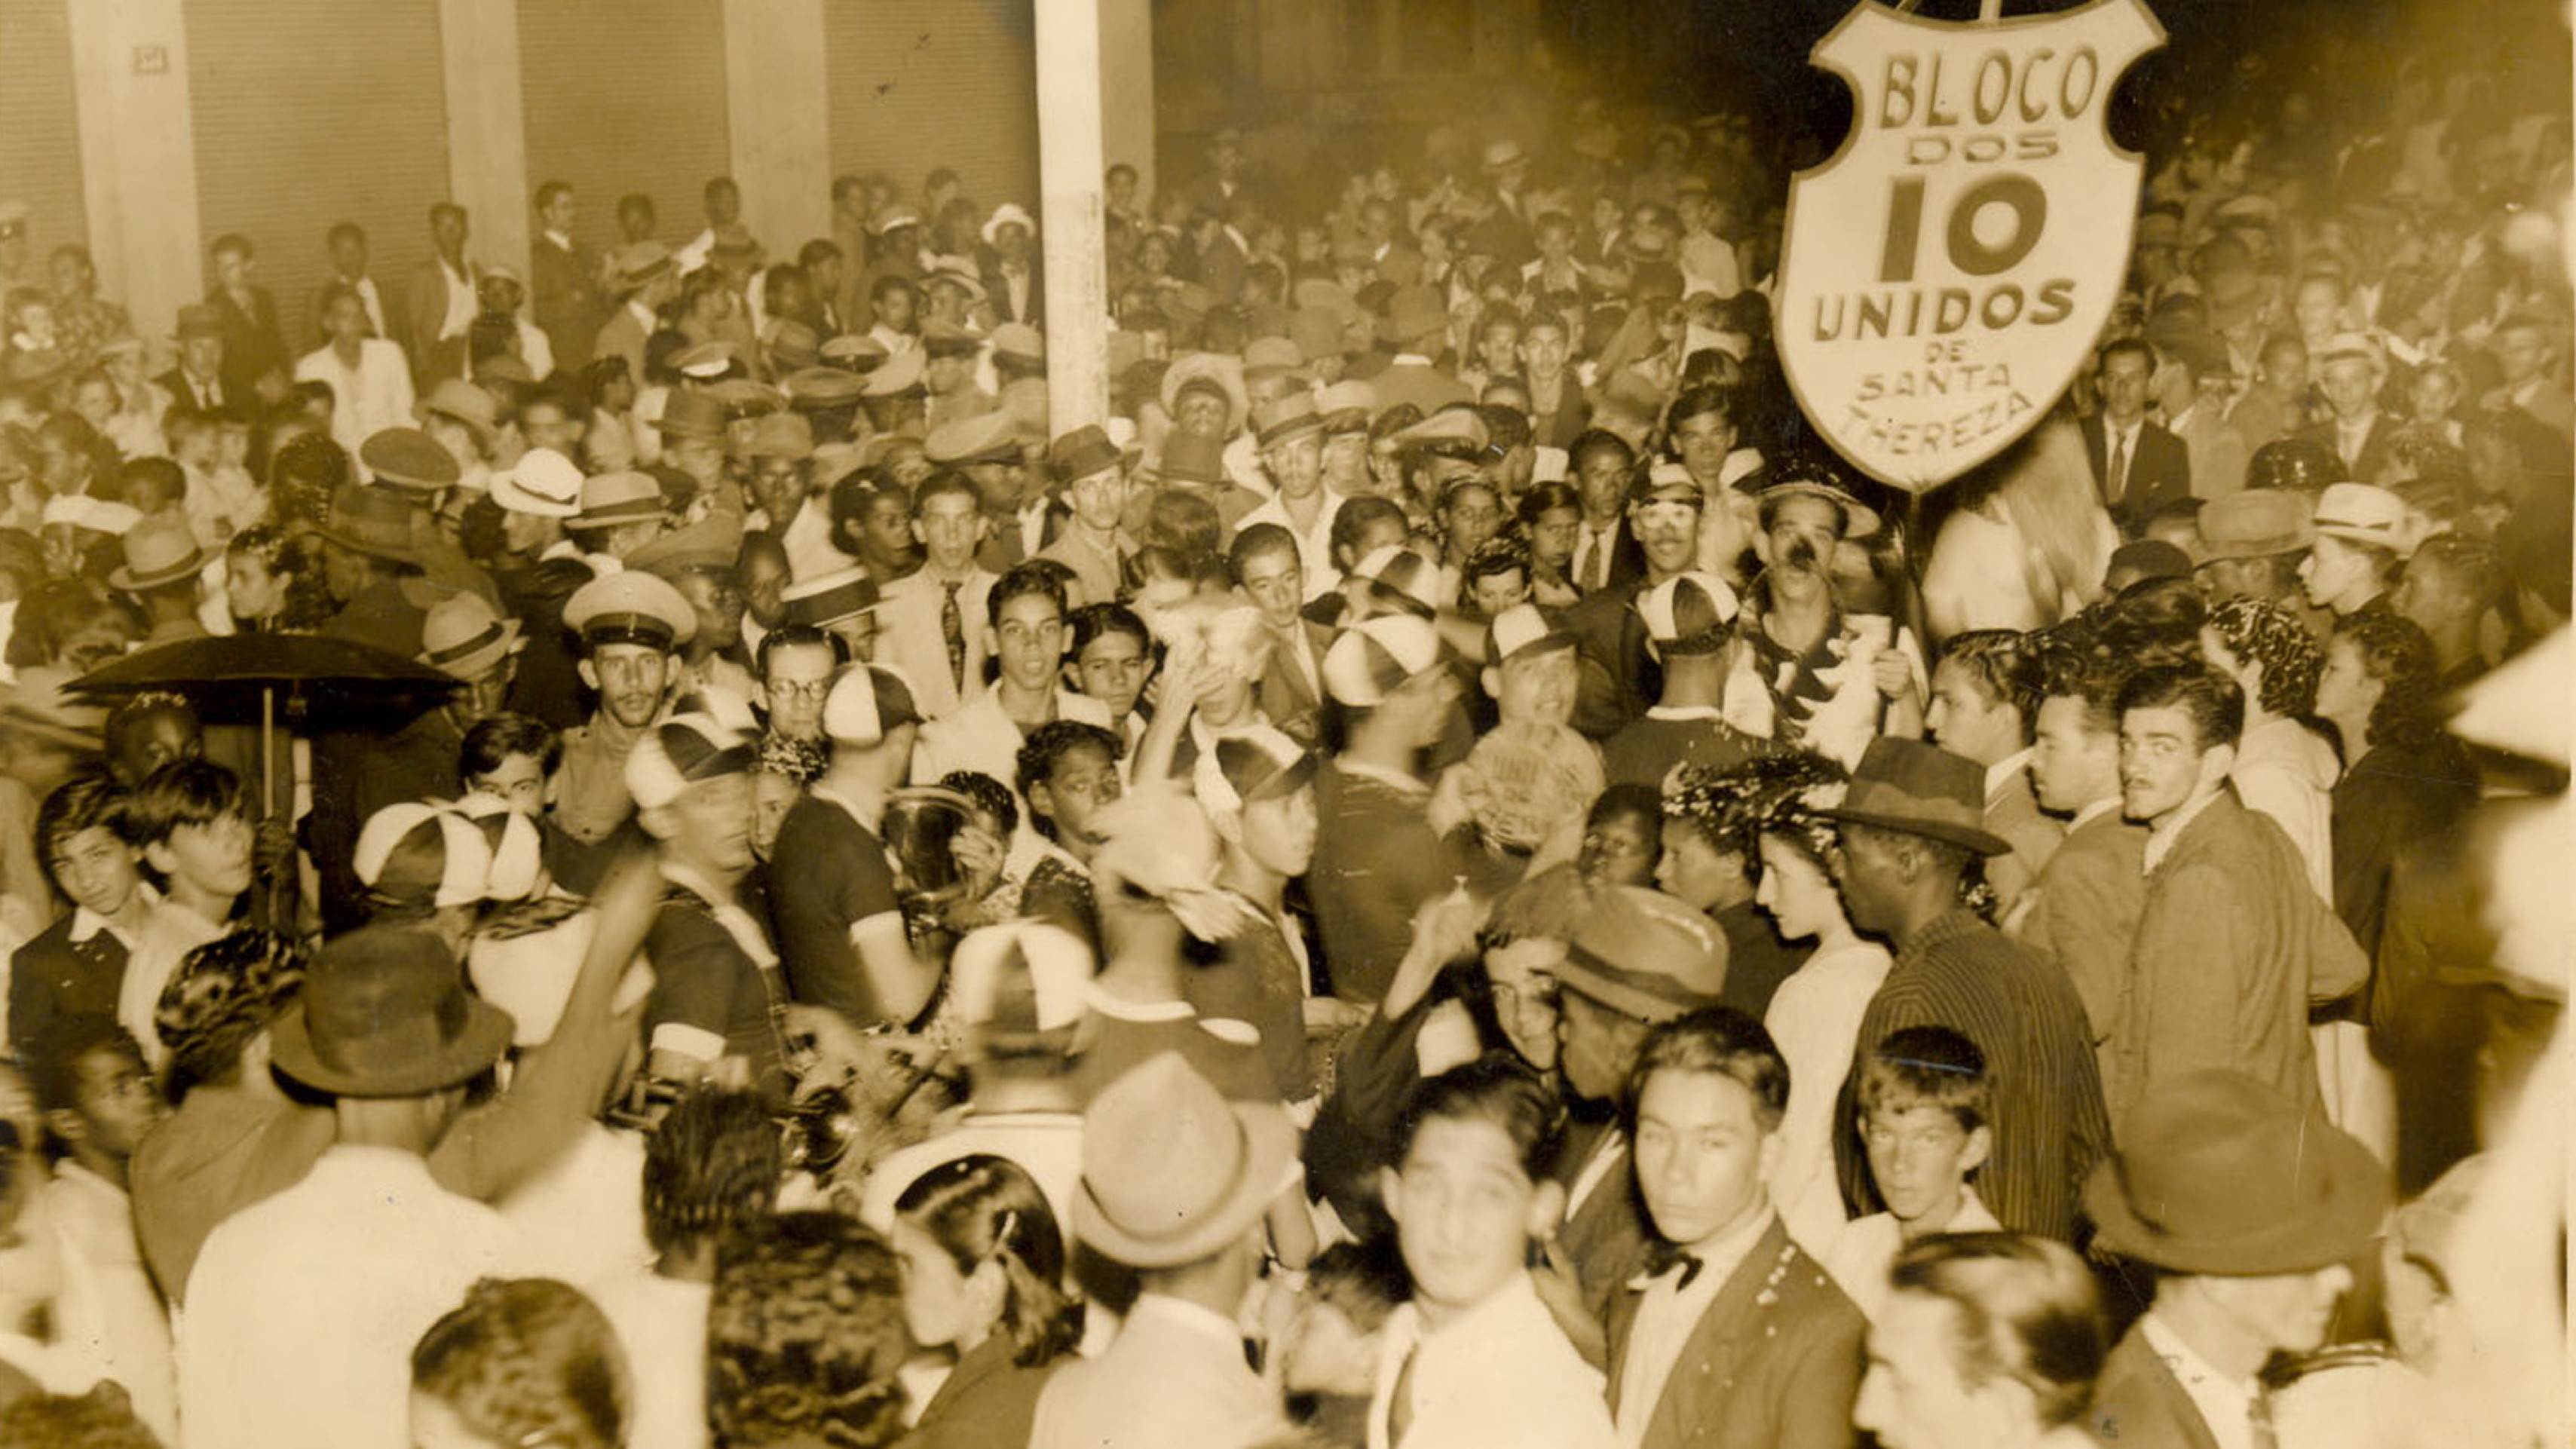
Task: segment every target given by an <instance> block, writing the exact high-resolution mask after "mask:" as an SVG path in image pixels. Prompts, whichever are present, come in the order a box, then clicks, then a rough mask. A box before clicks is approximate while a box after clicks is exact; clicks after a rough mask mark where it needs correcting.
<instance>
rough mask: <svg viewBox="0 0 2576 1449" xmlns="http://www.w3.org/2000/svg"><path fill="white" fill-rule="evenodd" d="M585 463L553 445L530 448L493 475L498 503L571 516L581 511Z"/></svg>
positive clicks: (537, 512)
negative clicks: (582, 469)
mask: <svg viewBox="0 0 2576 1449" xmlns="http://www.w3.org/2000/svg"><path fill="white" fill-rule="evenodd" d="M581 483H582V474H581V465H580V464H578V463H575V462H574V461H573V460H572V459H570V458H567V457H565V456H564V455H563V454H561V453H558V452H556V451H555V450H554V449H552V448H530V449H529V450H528V451H526V452H524V453H521V454H520V455H519V461H518V462H517V463H515V464H512V465H511V466H510V467H507V468H504V469H502V470H501V471H499V472H497V473H494V474H493V475H492V489H491V497H492V501H493V502H494V503H497V504H499V505H501V506H502V507H503V508H505V509H508V510H509V511H510V512H512V513H527V514H533V515H535V516H536V517H539V518H570V517H572V516H573V515H574V514H576V513H579V512H581Z"/></svg>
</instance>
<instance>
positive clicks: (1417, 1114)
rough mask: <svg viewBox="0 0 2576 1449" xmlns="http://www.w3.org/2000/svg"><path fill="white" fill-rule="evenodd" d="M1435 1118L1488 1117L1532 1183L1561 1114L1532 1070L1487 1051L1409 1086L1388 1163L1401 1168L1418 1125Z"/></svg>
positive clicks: (1551, 1151)
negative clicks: (1410, 1093) (1409, 1089)
mask: <svg viewBox="0 0 2576 1449" xmlns="http://www.w3.org/2000/svg"><path fill="white" fill-rule="evenodd" d="M1441 1120H1448V1121H1467V1122H1488V1123H1491V1124H1493V1125H1494V1126H1496V1127H1499V1128H1501V1129H1502V1131H1503V1135H1504V1136H1506V1137H1508V1138H1510V1139H1511V1142H1512V1148H1513V1150H1514V1151H1515V1152H1516V1153H1517V1154H1518V1155H1519V1158H1520V1167H1521V1171H1522V1172H1523V1173H1524V1174H1525V1175H1527V1176H1528V1178H1529V1180H1530V1181H1531V1182H1533V1183H1535V1182H1537V1181H1539V1180H1540V1179H1541V1177H1542V1176H1543V1175H1544V1174H1545V1173H1546V1171H1547V1163H1548V1159H1549V1158H1551V1157H1552V1156H1554V1155H1555V1153H1556V1143H1557V1138H1558V1137H1559V1135H1560V1134H1561V1133H1562V1132H1563V1131H1564V1124H1565V1113H1564V1109H1563V1107H1562V1106H1561V1105H1560V1104H1559V1103H1558V1101H1557V1097H1556V1094H1555V1093H1554V1092H1552V1091H1550V1090H1549V1089H1548V1088H1547V1086H1546V1085H1545V1084H1543V1083H1541V1082H1540V1081H1539V1079H1538V1075H1537V1074H1536V1073H1534V1072H1532V1071H1531V1070H1530V1069H1529V1068H1528V1067H1527V1066H1525V1065H1523V1064H1522V1063H1521V1062H1520V1061H1519V1060H1517V1059H1515V1058H1513V1057H1509V1056H1506V1055H1504V1054H1503V1053H1500V1052H1489V1053H1487V1054H1486V1055H1484V1056H1482V1057H1479V1058H1477V1059H1476V1060H1474V1061H1472V1062H1469V1063H1467V1064H1466V1065H1464V1066H1458V1067H1451V1068H1450V1069H1449V1070H1447V1071H1445V1072H1442V1073H1441V1074H1440V1075H1438V1076H1436V1077H1433V1078H1431V1079H1430V1080H1428V1081H1425V1082H1423V1083H1422V1084H1421V1085H1419V1086H1417V1087H1415V1088H1414V1089H1413V1095H1412V1096H1411V1097H1410V1098H1409V1099H1408V1100H1407V1101H1406V1102H1405V1104H1404V1109H1403V1111H1402V1112H1401V1113H1400V1114H1399V1115H1398V1116H1397V1118H1396V1122H1395V1132H1394V1134H1393V1136H1392V1137H1391V1138H1390V1140H1389V1144H1388V1145H1389V1147H1390V1148H1391V1151H1390V1152H1389V1154H1388V1157H1387V1162H1388V1165H1389V1166H1392V1167H1393V1168H1395V1169H1396V1170H1397V1171H1398V1172H1401V1171H1403V1170H1404V1160H1405V1159H1406V1158H1407V1157H1410V1156H1411V1155H1412V1154H1413V1142H1414V1139H1415V1138H1416V1137H1418V1136H1420V1135H1421V1132H1422V1124H1424V1123H1426V1122H1432V1121H1441Z"/></svg>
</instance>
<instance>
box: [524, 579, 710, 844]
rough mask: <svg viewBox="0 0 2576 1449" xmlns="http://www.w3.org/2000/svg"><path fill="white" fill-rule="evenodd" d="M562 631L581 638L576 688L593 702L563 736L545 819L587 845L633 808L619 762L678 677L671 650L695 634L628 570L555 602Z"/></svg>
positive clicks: (649, 584) (675, 603)
mask: <svg viewBox="0 0 2576 1449" xmlns="http://www.w3.org/2000/svg"><path fill="white" fill-rule="evenodd" d="M564 625H565V627H566V628H569V629H571V630H572V631H573V632H574V633H575V634H578V635H580V636H581V643H582V660H581V665H580V670H581V682H582V683H584V684H586V685H588V686H590V688H591V689H592V690H593V691H595V692H596V693H597V695H598V698H599V703H598V706H597V707H596V708H595V709H593V710H592V711H591V716H590V719H589V720H588V721H587V722H585V723H583V724H580V725H577V726H575V727H574V728H572V729H570V730H567V731H565V732H564V757H563V767H562V769H561V771H560V772H559V773H558V774H557V776H556V797H555V807H554V809H555V823H556V824H558V825H560V826H562V827H563V829H564V831H565V833H566V834H568V835H570V836H571V837H572V838H573V839H574V840H576V841H578V842H580V843H582V844H584V845H595V844H597V843H598V842H600V841H602V840H605V839H607V838H608V835H609V833H610V832H611V831H614V830H615V829H616V828H617V827H618V826H620V825H622V824H624V823H625V822H626V819H627V817H628V816H630V815H632V814H633V813H634V811H635V800H634V797H633V796H632V795H631V794H629V793H628V791H627V788H626V756H627V754H628V752H629V751H631V750H633V749H634V748H635V742H636V740H638V739H639V738H641V737H642V736H643V733H644V731H645V730H647V729H649V728H651V727H652V725H653V723H654V722H655V721H656V720H658V719H660V718H661V716H662V706H663V703H664V702H665V701H666V700H667V699H668V698H669V697H670V693H671V686H672V683H673V682H674V681H676V680H677V679H678V678H679V677H680V656H679V649H680V646H681V645H683V644H686V643H688V642H689V640H690V638H691V637H693V636H694V635H695V634H696V633H697V630H698V616H697V611H696V610H694V609H692V608H690V607H689V601H688V600H687V599H686V598H684V597H682V595H681V593H680V591H679V590H677V589H675V588H672V587H671V586H670V585H669V584H666V583H664V582H663V581H662V580H660V579H658V578H656V577H654V576H653V575H651V574H648V573H640V572H636V571H633V570H628V571H625V572H621V573H614V574H609V575H607V576H606V577H604V578H598V579H593V580H592V581H590V582H589V583H587V584H584V585H582V586H581V587H580V588H579V589H577V590H575V591H574V593H573V596H572V597H571V598H570V599H568V600H566V601H565V602H564Z"/></svg>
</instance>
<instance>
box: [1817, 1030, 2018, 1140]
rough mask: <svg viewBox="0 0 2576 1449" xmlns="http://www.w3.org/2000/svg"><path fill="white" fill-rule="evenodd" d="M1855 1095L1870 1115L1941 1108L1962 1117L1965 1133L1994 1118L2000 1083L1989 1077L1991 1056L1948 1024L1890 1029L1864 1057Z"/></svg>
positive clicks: (1865, 1116)
mask: <svg viewBox="0 0 2576 1449" xmlns="http://www.w3.org/2000/svg"><path fill="white" fill-rule="evenodd" d="M1852 1095H1853V1097H1854V1098H1855V1100H1856V1101H1857V1102H1858V1104H1859V1107H1860V1110H1861V1115H1862V1117H1863V1118H1864V1119H1866V1118H1867V1116H1868V1114H1870V1113H1872V1112H1877V1111H1880V1110H1882V1109H1884V1110H1889V1111H1897V1112H1903V1111H1906V1110H1909V1109H1911V1108H1915V1107H1938V1108H1940V1109H1942V1110H1943V1111H1945V1112H1948V1113H1949V1114H1950V1115H1951V1116H1952V1117H1953V1118H1955V1119H1956V1120H1957V1121H1958V1123H1959V1130H1960V1131H1962V1132H1974V1131H1976V1130H1977V1129H1978V1128H1980V1127H1983V1126H1985V1125H1986V1124H1987V1123H1988V1122H1990V1121H1992V1120H1993V1107H1994V1087H1993V1084H1992V1082H1991V1081H1990V1080H1989V1079H1988V1078H1987V1076H1986V1054H1985V1053H1984V1052H1981V1051H1979V1050H1977V1044H1976V1043H1975V1042H1973V1041H1970V1040H1969V1039H1968V1038H1967V1037H1966V1036H1965V1035H1964V1034H1962V1033H1960V1032H1956V1031H1952V1030H1951V1029H1950V1028H1948V1027H1946V1026H1908V1027H1901V1028H1899V1029H1897V1030H1895V1031H1891V1032H1889V1033H1888V1034H1887V1035H1886V1036H1885V1037H1883V1038H1881V1039H1880V1041H1879V1043H1878V1045H1877V1046H1875V1047H1873V1048H1871V1049H1870V1051H1869V1054H1868V1055H1867V1056H1865V1057H1863V1058H1861V1062H1860V1072H1859V1074H1858V1076H1857V1077H1856V1078H1855V1079H1854V1088H1853V1094H1852Z"/></svg>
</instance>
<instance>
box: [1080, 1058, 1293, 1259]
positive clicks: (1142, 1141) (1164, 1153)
mask: <svg viewBox="0 0 2576 1449" xmlns="http://www.w3.org/2000/svg"><path fill="white" fill-rule="evenodd" d="M1296 1160H1297V1126H1296V1124H1295V1123H1294V1122H1292V1121H1290V1120H1289V1118H1288V1114H1287V1113H1286V1112H1284V1111H1282V1110H1281V1109H1280V1108H1278V1107H1276V1106H1273V1105H1265V1104H1261V1103H1253V1102H1228V1101H1227V1100H1225V1098H1224V1097H1222V1096H1220V1095H1218V1093H1217V1089H1216V1087H1215V1086H1214V1085H1212V1084H1211V1083H1210V1082H1209V1081H1208V1079H1207V1078H1205V1077H1203V1076H1201V1075H1199V1073H1198V1072H1197V1071H1195V1070H1193V1069H1192V1068H1191V1066H1190V1064H1189V1063H1188V1062H1187V1061H1185V1060H1184V1059H1183V1058H1182V1057H1181V1055H1180V1054H1179V1053H1178V1052H1165V1053H1163V1054H1161V1055H1160V1056H1156V1057H1152V1058H1149V1059H1148V1060H1146V1061H1144V1062H1143V1063H1141V1064H1139V1065H1137V1066H1136V1067H1134V1068H1131V1069H1130V1070H1129V1071H1128V1072H1127V1073H1126V1074H1125V1075H1123V1076H1121V1077H1119V1078H1118V1079H1117V1080H1116V1081H1114V1082H1112V1083H1110V1084H1109V1086H1108V1087H1107V1088H1106V1089H1104V1090H1103V1091H1102V1092H1101V1093H1100V1095H1099V1096H1098V1097H1097V1098H1095V1099H1093V1101H1092V1103H1091V1106H1090V1107H1089V1109H1087V1110H1086V1111H1084V1113H1083V1114H1082V1188H1081V1191H1080V1193H1079V1194H1078V1195H1077V1196H1076V1197H1075V1198H1074V1201H1073V1230H1074V1233H1075V1235H1076V1236H1077V1237H1079V1238H1080V1239H1081V1240H1082V1243H1083V1245H1084V1246H1086V1247H1089V1248H1092V1249H1094V1250H1096V1251H1098V1252H1099V1253H1101V1254H1102V1255H1103V1256H1105V1257H1108V1258H1110V1259H1112V1260H1114V1261H1116V1262H1120V1263H1124V1264H1126V1265H1127V1266H1129V1267H1131V1268H1178V1267H1182V1266H1185V1265H1187V1264H1190V1263H1196V1262H1199V1261H1202V1260H1204V1259H1207V1258H1212V1257H1214V1256H1216V1255H1217V1254H1219V1253H1221V1252H1223V1251H1225V1250H1226V1249H1227V1248H1228V1247H1231V1246H1232V1245H1233V1244H1235V1243H1236V1242H1238V1241H1241V1240H1242V1239H1243V1238H1244V1237H1245V1236H1246V1235H1248V1234H1249V1233H1251V1232H1252V1230H1253V1229H1254V1228H1255V1227H1257V1226H1259V1224H1260V1222H1261V1219H1262V1215H1263V1214H1264V1213H1265V1212H1267V1211H1268V1210H1269V1205H1270V1202H1271V1200H1272V1199H1274V1198H1276V1197H1277V1196H1278V1195H1279V1192H1280V1190H1281V1188H1282V1187H1283V1186H1284V1185H1285V1183H1286V1181H1287V1177H1288V1174H1289V1173H1290V1172H1292V1171H1293V1170H1294V1169H1295V1166H1296Z"/></svg>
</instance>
